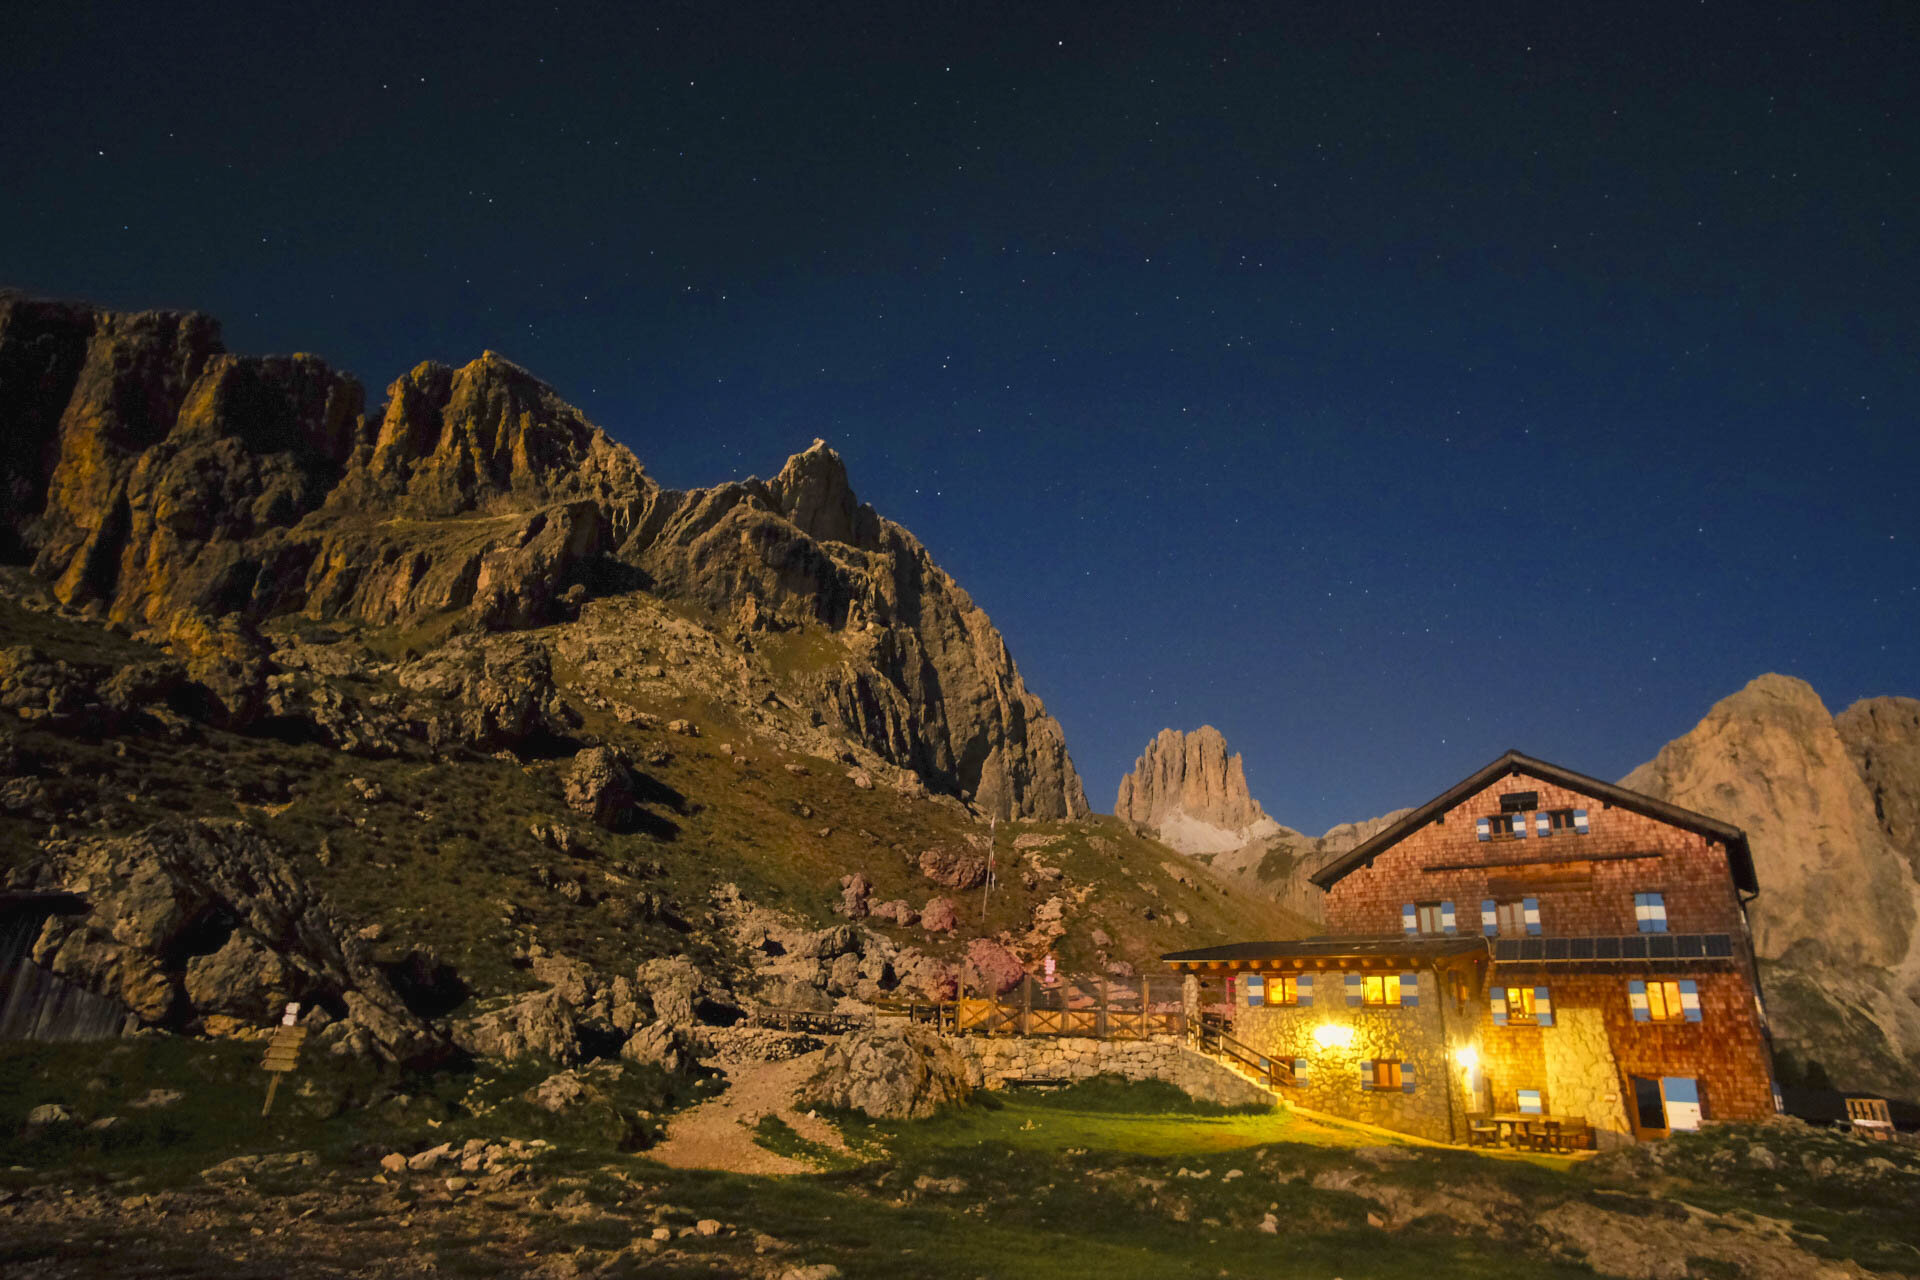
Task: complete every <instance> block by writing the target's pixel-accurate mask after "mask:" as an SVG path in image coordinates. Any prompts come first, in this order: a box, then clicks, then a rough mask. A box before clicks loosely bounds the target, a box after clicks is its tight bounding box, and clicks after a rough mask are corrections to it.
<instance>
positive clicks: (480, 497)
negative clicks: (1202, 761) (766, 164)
mask: <svg viewBox="0 0 1920 1280" xmlns="http://www.w3.org/2000/svg"><path fill="white" fill-rule="evenodd" d="M0 429H3V430H5V431H6V432H7V433H8V449H7V451H6V458H5V461H4V465H3V466H0V487H3V488H4V493H5V496H6V498H7V503H6V510H5V514H4V517H3V518H0V556H3V557H5V558H7V559H12V560H15V561H19V560H26V559H30V560H31V561H32V563H33V565H34V567H35V571H36V572H37V573H38V574H39V575H40V576H41V577H42V578H43V579H45V580H46V581H48V582H49V583H50V584H51V586H52V587H53V590H54V593H55V595H56V596H57V597H58V598H59V599H60V600H61V601H62V602H64V603H66V604H68V605H70V606H74V607H81V608H87V609H97V610H98V611H100V612H102V613H104V614H105V615H106V616H107V617H109V618H111V619H114V620H116V621H118V622H121V623H123V624H126V625H128V626H130V627H134V628H147V629H151V630H152V631H153V632H155V633H157V634H158V635H159V636H161V637H166V638H171V639H172V640H173V641H174V642H175V643H176V645H178V646H183V647H187V648H189V649H191V648H192V647H193V646H194V645H196V644H198V643H199V641H200V639H203V638H205V637H209V636H216V635H217V636H219V637H220V643H219V644H218V645H216V646H213V649H214V650H215V652H211V653H210V654H209V655H206V656H205V660H204V663H203V665H206V666H208V667H209V668H212V667H218V668H219V669H220V670H222V671H225V672H228V673H229V674H231V672H233V671H234V670H240V671H244V672H249V673H251V674H250V675H249V676H248V679H247V680H246V681H242V682H239V683H244V684H248V685H249V687H250V689H251V691H249V689H238V690H237V691H236V692H235V694H234V696H233V698H232V699H231V707H230V710H231V714H232V717H233V718H234V719H236V720H239V719H244V718H245V717H246V716H247V715H249V714H253V713H254V712H255V711H256V710H257V704H259V702H260V698H259V696H258V692H259V690H258V686H259V685H260V684H261V683H262V681H263V680H264V679H265V674H264V662H265V659H264V646H263V645H260V644H258V643H256V642H255V641H254V640H253V639H251V638H250V630H249V628H250V626H251V624H253V623H257V622H259V621H261V620H264V619H266V618H268V617H271V616H273V615H276V614H284V613H290V612H299V613H305V614H307V615H309V616H312V617H316V618H329V619H345V620H351V621H355V622H360V623H364V624H370V625H375V626H391V627H400V628H419V627H424V626H427V625H429V624H431V625H432V626H433V628H434V629H436V630H441V631H445V630H449V629H451V630H462V629H482V630H500V629H511V628H524V627H530V626H538V625H541V624H545V623H549V622H556V621H561V622H564V621H565V620H566V619H567V618H570V617H571V616H573V614H574V613H575V612H576V611H577V610H578V608H579V606H580V605H581V604H582V602H583V601H584V600H585V599H586V598H587V597H589V596H591V595H595V594H608V593H616V592H618V591H622V590H636V589H639V590H651V591H652V592H654V593H656V594H660V595H665V596H669V597H674V598H679V599H683V600H687V601H690V602H692V603H695V604H698V605H700V606H701V607H703V608H705V609H707V610H709V611H711V612H712V613H713V614H714V615H717V616H718V617H721V618H737V619H739V620H741V623H742V626H743V629H744V631H745V632H747V633H753V632H759V631H808V632H813V633H819V632H825V633H828V634H829V635H830V636H831V637H832V638H833V641H834V645H835V647H836V648H837V650H838V652H839V654H840V660H839V661H837V662H834V663H831V664H828V665H827V666H826V667H825V669H819V670H811V671H808V672H805V673H803V676H804V678H800V679H797V680H796V681H794V682H793V684H794V685H795V687H794V688H792V689H790V690H789V694H790V696H791V698H792V699H793V700H794V701H797V702H798V703H799V704H800V708H801V710H802V711H804V712H805V713H807V714H809V715H811V716H812V717H813V720H814V723H816V724H818V725H827V726H836V727H837V728H838V729H839V730H841V731H843V732H844V733H845V734H846V735H847V736H848V737H849V738H851V739H852V740H853V741H854V742H855V743H857V744H859V745H860V746H862V747H864V748H867V749H870V750H871V751H872V752H874V753H876V754H877V755H878V756H879V757H880V758H881V759H883V760H885V761H887V762H889V763H891V764H893V765H896V766H899V767H901V768H904V769H908V770H912V771H914V772H916V773H918V774H919V775H920V776H921V777H922V778H923V779H924V780H925V782H926V784H927V785H928V786H929V787H930V788H932V789H933V790H935V791H939V792H945V793H948V794H955V795H960V796H963V797H965V798H967V799H968V800H969V801H971V802H972V803H973V804H974V805H975V806H976V807H977V808H979V809H980V810H981V811H983V812H985V813H989V814H994V815H998V816H1001V817H1045V818H1053V817H1077V816H1080V815H1083V814H1085V813H1086V812H1087V804H1086V797H1085V794H1084V792H1083V790H1082V788H1081V785H1080V780H1079V777H1078V775H1077V774H1076V773H1075V772H1074V769H1073V764H1072V761H1071V760H1070V759H1069V757H1068V755H1067V751H1066V744H1065V739H1064V735H1063V734H1062V733H1061V731H1060V726H1059V724H1058V723H1057V722H1056V721H1054V720H1053V718H1052V717H1050V716H1049V715H1047V713H1046V710H1045V708H1044V707H1043V706H1042V705H1041V703H1040V701H1039V699H1037V698H1035V697H1034V696H1033V695H1032V694H1031V693H1030V692H1029V691H1028V690H1027V688H1026V686H1025V684H1024V683H1023V682H1022V681H1021V679H1020V674H1019V672H1018V670H1017V669H1016V668H1015V667H1014V664H1013V660H1012V658H1011V657H1010V656H1009V655H1008V653H1007V649H1006V645H1005V643H1004V642H1003V641H1002V639H1001V637H1000V634H999V632H998V631H996V630H995V629H994V627H993V624H992V622H991V621H990V620H989V619H988V618H987V616H986V614H985V613H984V612H982V611H981V610H980V609H979V608H978V607H977V606H975V605H974V603H973V601H972V600H971V599H969V598H968V596H967V594H966V592H964V591H963V590H961V589H960V587H959V586H958V584H956V583H955V582H954V581H953V580H952V578H950V577H949V576H948V575H947V574H946V573H945V572H944V571H942V570H941V569H940V568H939V567H938V566H937V565H935V564H934V563H933V561H932V559H931V558H930V557H929V556H928V554H927V552H926V549H925V548H924V547H922V546H921V545H920V544H919V542H918V541H916V540H915V539H914V538H913V536H912V535H911V534H909V533H908V532H907V531H906V530H904V529H902V528H900V527H899V526H898V525H895V524H893V523H892V522H890V521H887V520H885V519H882V518H881V517H879V516H878V515H876V514H875V513H874V512H873V510H872V509H871V508H870V507H867V506H864V505H862V504H860V503H858V502H857V501H856V500H855V498H854V496H853V492H852V490H851V488H850V486H849V485H848V483H847V477H846V470H845V467H844V466H843V465H842V463H841V461H840V459H839V457H838V456H837V455H836V454H834V453H833V451H832V450H830V449H827V448H826V447H825V446H824V445H822V444H820V443H818V442H816V444H815V446H814V447H813V448H810V449H808V450H806V451H805V452H803V453H801V454H799V455H797V456H796V457H795V458H793V459H792V460H791V461H789V462H788V464H787V465H786V467H785V468H784V469H783V470H782V471H781V472H780V474H779V475H778V476H776V477H775V478H774V479H773V480H772V481H768V482H762V481H758V480H752V479H749V480H747V481H744V482H741V483H738V484H728V485H722V486H719V487H717V488H714V489H710V490H695V491H692V492H688V493H680V492H675V491H671V490H664V489H662V488H660V486H658V485H657V484H655V483H654V482H653V481H652V480H651V479H650V478H649V477H648V476H647V475H646V473H645V471H644V469H643V468H642V467H641V465H640V463H639V461H638V460H637V459H636V458H635V457H634V456H633V454H632V453H631V452H630V451H628V450H627V449H626V448H624V447H623V446H621V445H619V444H617V443H615V442H614V441H613V440H611V439H610V438H609V437H608V436H607V435H606V433H605V432H603V431H602V430H601V429H600V428H598V427H596V426H594V425H593V424H592V423H590V422H589V421H587V419H586V418H585V416H584V415H582V414H581V413H580V411H579V410H577V409H575V408H573V407H572V406H571V405H568V404H567V403H566V402H565V401H563V400H561V399H560V397H559V396H557V395H556V394H555V393H554V392H553V390H552V389H551V388H549V387H547V386H546V385H545V384H543V383H541V382H540V381H539V380H538V379H536V378H534V377H533V376H532V375H531V374H528V373H527V372H526V371H525V370H522V369H520V368H518V367H516V366H515V365H513V364H511V363H510V362H508V361H506V360H504V359H502V358H501V357H499V356H498V355H495V354H494V353H492V352H488V353H486V354H484V355H482V356H481V357H480V358H479V359H478V360H475V361H473V362H471V363H470V364H467V365H465V366H464V367H462V368H459V369H450V368H447V367H445V366H441V365H436V364H423V365H420V366H419V367H417V368H415V369H414V370H412V371H411V372H410V373H408V374H407V375H406V376H404V377H402V378H400V379H398V380H397V381H395V382H394V383H393V384H392V385H391V386H390V387H389V388H388V391H387V400H386V403H385V405H384V407H383V408H380V409H378V410H376V411H374V412H372V413H369V412H368V411H367V408H366V404H365V395H364V392H363V390H362V388H361V386H360V384H359V383H358V382H356V381H354V380H353V379H352V378H350V377H347V376H346V375H344V374H341V373H338V372H336V371H334V370H332V369H330V368H328V366H327V365H326V364H325V363H324V362H322V361H320V360H318V359H316V358H314V357H312V356H305V355H296V356H291V357H279V356H275V357H251V356H237V355H233V354H230V353H228V352H226V351H224V350H223V349H222V347H221V344H220V337H219V329H218V326H217V325H216V324H215V323H214V322H213V321H212V320H210V319H208V318H207V317H205V316H199V315H192V314H181V313H174V312H146V313H141V314H137V315H121V314H113V313H107V312H100V311H95V310H93V309H91V308H88V307H85V306H79V305H75V304H68V303H45V302H38V301H34V300H30V299H25V298H21V297H19V296H18V295H13V294H0ZM563 596H565V597H566V599H565V600H562V597H563ZM229 683H234V682H233V681H231V680H230V681H229Z"/></svg>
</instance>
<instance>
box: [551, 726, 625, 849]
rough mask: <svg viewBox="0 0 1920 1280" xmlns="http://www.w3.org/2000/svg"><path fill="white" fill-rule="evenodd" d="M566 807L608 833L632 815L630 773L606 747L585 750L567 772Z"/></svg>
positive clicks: (616, 754) (612, 751)
mask: <svg viewBox="0 0 1920 1280" xmlns="http://www.w3.org/2000/svg"><path fill="white" fill-rule="evenodd" d="M566 795H567V805H568V807H570V808H572V809H573V810H575V811H576V812H579V813H584V814H586V815H587V816H588V817H590V818H592V819H593V821H594V822H595V823H597V824H598V825H600V826H602V827H605V828H606V829H607V830H609V831H612V830H615V829H617V828H619V827H620V826H622V825H624V824H625V823H626V821H627V819H628V817H629V816H630V815H631V814H632V813H633V773H632V771H631V770H629V769H628V768H627V764H626V761H624V760H622V759H621V758H620V756H619V754H618V753H617V752H615V751H614V750H613V749H612V748H610V747H589V748H587V749H586V750H585V751H582V752H581V753H580V754H579V755H577V756H575V757H574V758H573V767H572V768H571V769H569V770H568V771H567V783H566Z"/></svg>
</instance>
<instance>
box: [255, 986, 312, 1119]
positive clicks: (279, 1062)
mask: <svg viewBox="0 0 1920 1280" xmlns="http://www.w3.org/2000/svg"><path fill="white" fill-rule="evenodd" d="M299 1016H300V1006H299V1005H297V1004H290V1005H288V1006H287V1012H286V1014H285V1015H284V1016H283V1017H282V1018H281V1019H280V1025H279V1026H277V1027H275V1028H274V1029H273V1038H272V1039H271V1040H269V1041H267V1057H266V1060H265V1061H264V1062H262V1063H261V1064H260V1065H261V1066H262V1067H264V1068H266V1069H267V1071H269V1072H271V1073H272V1074H271V1075H270V1076H269V1077H268V1078H267V1101H266V1105H265V1106H263V1107H261V1108H260V1114H261V1115H263V1116H264V1115H267V1114H269V1113H270V1112H272V1110H273V1095H274V1094H275V1093H276V1092H278V1091H279V1088H280V1077H281V1076H284V1075H285V1074H286V1073H287V1072H289V1071H292V1070H293V1069H294V1068H295V1067H297V1066H299V1065H300V1045H301V1044H302V1043H303V1042H304V1041H305V1040H306V1038H307V1029H306V1028H305V1027H302V1026H299V1025H297V1024H296V1022H295V1019H296V1018H298V1017H299Z"/></svg>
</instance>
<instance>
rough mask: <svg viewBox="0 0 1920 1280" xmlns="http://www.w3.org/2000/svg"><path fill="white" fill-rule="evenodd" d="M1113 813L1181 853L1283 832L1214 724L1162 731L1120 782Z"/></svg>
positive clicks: (1218, 848)
mask: <svg viewBox="0 0 1920 1280" xmlns="http://www.w3.org/2000/svg"><path fill="white" fill-rule="evenodd" d="M1113 812H1114V816H1115V817H1118V818H1123V819H1125V820H1126V821H1128V822H1135V823H1138V824H1140V825H1141V826H1143V827H1149V828H1151V829H1152V830H1153V831H1154V832H1155V833H1156V834H1157V835H1158V836H1159V838H1160V840H1161V842H1162V843H1164V844H1169V845H1172V846H1173V847H1174V848H1176V849H1178V850H1180V852H1182V853H1224V852H1226V851H1227V850H1229V849H1237V848H1239V847H1240V846H1242V845H1244V844H1246V843H1247V842H1248V841H1249V840H1252V839H1256V838H1258V837H1259V836H1263V835H1269V834H1272V832H1273V831H1275V830H1277V829H1278V824H1277V823H1275V822H1274V821H1273V820H1272V819H1271V818H1269V817H1267V815H1266V814H1265V813H1263V812H1262V811H1261V809H1260V802H1259V801H1257V800H1255V799H1254V798H1253V796H1252V795H1251V794H1250V793H1249V792H1248V791H1247V775H1246V769H1245V767H1244V766H1243V764H1242V762H1241V759H1240V756H1239V755H1238V754H1237V753H1236V754H1234V755H1232V756H1229V755H1228V754H1227V740H1226V739H1225V738H1223V737H1221V736H1220V731H1219V730H1218V729H1216V728H1214V727H1213V726H1212V725H1201V726H1200V727H1199V728H1198V729H1195V730H1193V731H1192V732H1191V733H1182V732H1180V730H1178V729H1162V730H1161V731H1160V733H1159V735H1158V736H1157V737H1155V738H1154V740H1153V741H1152V742H1149V743H1148V744H1147V749H1146V750H1145V751H1143V752H1141V754H1140V758H1139V759H1138V760H1136V761H1134V763H1133V772H1131V773H1129V774H1127V776H1126V777H1124V778H1122V779H1120V794H1119V797H1118V798H1117V799H1116V800H1115V801H1114V805H1113Z"/></svg>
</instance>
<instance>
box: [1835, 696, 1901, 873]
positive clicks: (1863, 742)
mask: <svg viewBox="0 0 1920 1280" xmlns="http://www.w3.org/2000/svg"><path fill="white" fill-rule="evenodd" d="M1833 724H1834V727H1835V728H1836V729H1838V730H1839V731H1840V739H1841V741H1843V742H1845V743H1846V744H1847V751H1848V752H1849V753H1850V754H1851V755H1852V756H1853V760H1854V763H1855V764H1856V765H1857V766H1859V769H1860V776H1861V778H1862V779H1863V780H1864V781H1865V782H1866V784H1867V790H1868V792H1869V793H1870V794H1871V795H1872V796H1873V811H1874V816H1875V817H1876V818H1878V819H1879V821H1880V829H1881V830H1882V831H1884V832H1886V835H1887V839H1888V840H1890V841H1892V843H1893V847H1894V848H1895V849H1896V850H1898V851H1899V852H1900V853H1901V855H1902V856H1904V857H1905V858H1906V860H1907V867H1908V869H1909V870H1910V871H1911V872H1912V874H1913V876H1914V878H1915V879H1920V699H1914V698H1866V699H1863V700H1862V701H1859V702H1856V703H1854V704H1853V705H1852V706H1850V707H1848V708H1847V709H1846V710H1845V711H1842V712H1841V713H1840V714H1839V715H1837V716H1835V717H1834V718H1833Z"/></svg>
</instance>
